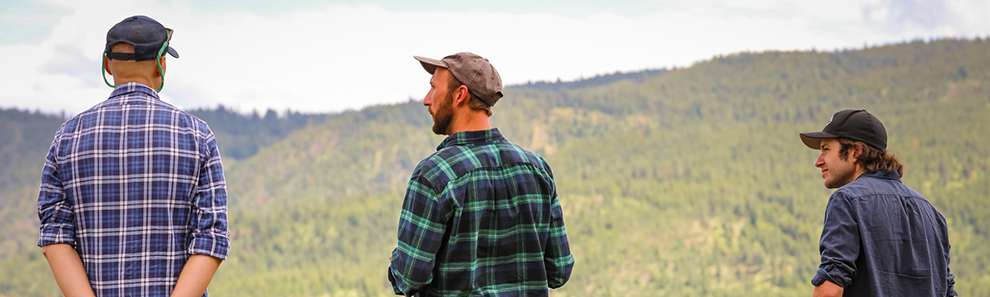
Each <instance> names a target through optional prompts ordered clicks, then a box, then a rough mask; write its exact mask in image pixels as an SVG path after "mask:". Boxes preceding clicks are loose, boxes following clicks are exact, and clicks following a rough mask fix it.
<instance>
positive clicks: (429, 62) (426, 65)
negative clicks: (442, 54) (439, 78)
mask: <svg viewBox="0 0 990 297" xmlns="http://www.w3.org/2000/svg"><path fill="white" fill-rule="evenodd" d="M413 58H414V59H416V60H419V63H420V64H422V65H423V69H426V72H429V73H430V74H433V72H436V71H437V67H443V68H447V63H444V62H443V61H440V60H437V59H430V58H427V57H420V56H413Z"/></svg>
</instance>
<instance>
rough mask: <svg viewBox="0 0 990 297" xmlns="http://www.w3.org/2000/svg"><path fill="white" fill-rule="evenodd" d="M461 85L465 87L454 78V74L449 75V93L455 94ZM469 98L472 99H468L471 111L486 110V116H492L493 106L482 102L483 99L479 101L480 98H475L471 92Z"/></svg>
mask: <svg viewBox="0 0 990 297" xmlns="http://www.w3.org/2000/svg"><path fill="white" fill-rule="evenodd" d="M461 85H463V83H461V81H460V80H457V78H456V77H454V75H453V74H451V75H447V88H448V90H447V92H448V93H449V92H453V91H454V90H455V89H457V87H460V86H461ZM469 91H470V90H469ZM468 96H469V97H470V99H468V106H469V107H471V109H474V110H484V111H485V114H486V115H488V116H492V107H491V106H488V104H487V103H485V102H484V101H481V99H478V97H475V96H474V94H471V92H468Z"/></svg>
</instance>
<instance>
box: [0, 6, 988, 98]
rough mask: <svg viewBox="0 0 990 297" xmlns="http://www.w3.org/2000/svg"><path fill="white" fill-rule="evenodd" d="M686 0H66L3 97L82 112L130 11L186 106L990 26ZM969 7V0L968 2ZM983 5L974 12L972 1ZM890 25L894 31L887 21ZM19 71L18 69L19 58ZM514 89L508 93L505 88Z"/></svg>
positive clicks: (368, 92)
mask: <svg viewBox="0 0 990 297" xmlns="http://www.w3.org/2000/svg"><path fill="white" fill-rule="evenodd" d="M738 3H739V2H735V1H700V2H694V1H687V2H685V1H681V2H672V3H671V4H670V5H669V6H667V8H665V9H663V10H659V11H655V12H652V13H647V14H642V15H637V16H625V15H618V14H613V13H609V12H602V13H597V14H591V15H587V16H581V17H565V16H559V15H549V14H534V13H527V14H510V13H489V12H442V11H438V12H397V11H389V10H386V9H384V8H381V7H380V6H373V5H361V6H344V5H324V6H315V7H309V8H307V9H302V10H297V11H292V12H287V13H278V14H272V15H257V14H253V13H249V12H246V10H237V9H231V10H229V11H228V12H222V13H215V12H203V11H199V10H196V9H194V8H192V6H190V5H187V4H188V3H187V2H181V1H180V2H171V3H161V2H142V1H108V0H93V1H85V2H77V1H68V0H59V1H53V2H51V4H52V5H57V6H61V7H65V8H66V10H69V11H71V13H70V14H69V15H68V16H66V17H64V18H61V19H60V20H59V22H58V23H57V24H55V25H54V26H55V29H54V30H53V31H52V35H51V36H50V37H48V38H47V39H45V40H44V41H42V42H41V43H40V44H37V45H0V62H2V64H3V65H4V68H5V69H6V70H7V71H3V72H0V89H3V90H4V92H2V93H0V106H17V107H21V108H30V109H35V108H40V109H42V110H47V111H60V110H65V111H66V112H68V113H70V114H71V113H76V112H79V111H81V110H83V109H85V108H87V107H89V106H91V105H93V104H96V103H97V102H99V101H100V100H102V99H104V98H105V97H106V95H107V94H109V92H110V89H109V88H108V87H106V86H104V85H103V82H102V78H100V77H99V72H97V68H98V67H99V66H100V65H99V58H100V53H101V52H102V49H103V43H104V38H105V34H106V31H107V30H108V29H109V28H110V27H111V26H112V25H113V24H115V23H116V22H118V21H119V20H121V19H123V18H125V17H127V16H130V15H134V14H145V15H149V16H151V17H153V18H155V19H157V20H159V21H160V22H162V23H163V24H165V25H166V26H167V27H171V28H174V29H175V35H174V37H173V41H172V44H173V45H174V46H175V48H176V49H177V50H178V51H179V53H180V57H181V58H180V59H169V60H168V75H167V79H166V84H165V89H164V91H163V92H162V97H163V98H164V99H165V100H167V101H169V102H172V103H173V104H175V105H177V106H179V107H183V108H192V107H200V106H209V107H212V106H215V105H216V104H218V103H222V104H224V105H227V106H234V107H238V108H240V110H243V111H250V110H251V109H259V110H264V109H266V108H274V109H276V110H284V109H286V108H291V109H293V110H301V111H320V112H323V111H339V110H343V109H347V108H360V107H363V106H367V105H370V104H378V103H387V102H399V101H405V100H408V98H410V97H412V98H422V96H423V95H425V93H426V91H427V88H428V80H429V75H428V74H426V72H424V71H423V70H422V68H421V67H420V66H419V64H418V63H417V62H416V61H415V60H413V59H412V55H421V56H428V57H434V58H441V57H443V56H444V55H447V54H451V53H454V52H458V51H472V52H475V53H478V54H480V55H482V56H485V57H486V58H488V59H489V60H490V61H491V62H492V63H493V65H495V67H496V68H498V70H499V72H500V73H501V75H502V78H503V81H504V82H506V83H508V84H514V83H523V82H526V81H528V80H555V79H557V78H562V79H564V80H570V79H575V78H578V77H581V76H584V77H589V76H593V75H595V74H600V73H606V72H614V71H616V70H623V71H629V70H638V69H643V68H658V67H669V66H688V65H690V64H691V63H693V62H695V61H698V60H702V59H707V58H709V57H711V56H713V55H716V54H720V53H730V52H738V51H745V50H756V51H758V50H767V49H782V50H791V49H810V48H817V49H834V48H850V47H857V46H861V45H863V44H864V43H869V44H877V43H885V42H893V41H900V40H907V39H911V38H914V37H929V36H945V35H955V36H960V35H962V36H972V35H985V34H986V29H984V28H988V26H987V21H986V18H985V15H983V16H982V17H981V16H980V15H979V11H982V12H986V10H987V5H986V3H982V2H981V3H975V4H974V3H973V2H962V1H955V2H952V3H949V4H946V5H945V7H946V10H947V11H950V12H952V13H953V15H954V16H958V17H959V18H958V19H957V20H955V21H951V22H948V21H947V22H945V23H944V24H943V25H940V26H936V27H934V28H924V27H921V26H917V25H912V27H909V28H908V29H903V28H894V27H890V26H889V24H890V23H891V22H893V20H892V18H893V16H892V15H893V14H894V13H901V14H903V10H900V12H898V10H892V9H890V7H891V2H886V1H883V2H881V0H869V1H833V2H828V3H815V2H807V1H802V2H791V1H780V0H770V1H755V2H752V1H751V2H746V3H747V4H738ZM974 7H975V8H974ZM973 11H977V12H975V13H974V12H973ZM892 28H893V29H892ZM12 69H13V70H12ZM507 98H511V94H507Z"/></svg>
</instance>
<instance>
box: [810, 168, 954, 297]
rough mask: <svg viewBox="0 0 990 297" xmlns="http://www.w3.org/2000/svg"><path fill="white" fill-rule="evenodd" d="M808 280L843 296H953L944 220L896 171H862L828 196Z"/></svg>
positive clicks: (952, 280) (952, 278) (947, 238)
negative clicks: (812, 271) (819, 256)
mask: <svg viewBox="0 0 990 297" xmlns="http://www.w3.org/2000/svg"><path fill="white" fill-rule="evenodd" d="M819 249H820V251H821V254H822V262H821V265H820V266H819V267H818V273H816V274H815V277H814V278H812V279H811V283H812V284H813V285H815V286H818V285H821V284H822V283H823V282H824V281H825V280H828V281H831V282H833V283H835V284H837V285H839V286H841V287H843V288H844V292H843V296H877V297H880V296H956V295H957V294H956V291H955V289H954V288H953V285H954V284H955V280H954V278H955V276H953V275H952V273H951V272H949V236H948V229H947V228H946V225H945V218H943V217H942V215H941V214H940V213H939V212H938V210H935V207H933V206H932V204H931V203H930V202H928V200H927V199H925V197H922V196H921V195H920V194H918V192H915V191H914V190H911V188H908V187H907V186H905V185H904V184H903V183H901V179H900V176H898V175H897V173H896V172H894V173H890V174H887V173H885V172H876V173H867V174H863V175H860V176H859V178H858V179H856V180H855V181H853V182H851V183H849V184H848V185H845V186H843V187H841V188H839V189H838V190H836V191H835V193H832V197H831V198H829V201H828V207H827V208H826V209H825V227H824V229H823V230H822V238H821V242H820V245H819Z"/></svg>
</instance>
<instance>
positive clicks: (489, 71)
mask: <svg viewBox="0 0 990 297" xmlns="http://www.w3.org/2000/svg"><path fill="white" fill-rule="evenodd" d="M413 58H415V59H416V60H419V63H420V64H422V65H423V69H426V72H429V73H430V74H433V73H434V72H436V71H437V67H443V68H447V70H449V71H450V74H452V75H454V78H456V79H457V80H459V81H461V83H462V84H464V85H465V86H467V88H468V91H469V92H471V94H472V95H474V96H475V97H478V99H481V101H484V102H485V104H488V106H492V105H495V102H498V99H501V98H502V77H500V76H499V75H498V71H496V70H495V67H494V66H492V64H491V63H488V59H485V58H482V57H481V56H479V55H475V54H472V53H468V52H462V53H456V54H453V55H449V56H446V57H443V59H440V60H436V59H430V58H426V57H420V56H413Z"/></svg>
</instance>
